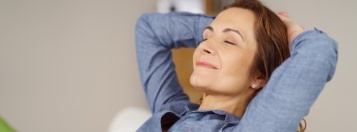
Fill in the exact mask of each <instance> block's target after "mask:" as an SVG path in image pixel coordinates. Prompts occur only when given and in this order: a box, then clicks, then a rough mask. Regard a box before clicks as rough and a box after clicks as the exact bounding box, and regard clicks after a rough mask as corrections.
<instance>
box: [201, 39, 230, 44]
mask: <svg viewBox="0 0 357 132" xmlns="http://www.w3.org/2000/svg"><path fill="white" fill-rule="evenodd" d="M206 40H207V39H203V40H202V41H201V42H200V43H202V42H204V41H206ZM224 42H225V43H227V44H230V45H237V44H235V43H233V42H230V41H227V40H225V41H224Z"/></svg>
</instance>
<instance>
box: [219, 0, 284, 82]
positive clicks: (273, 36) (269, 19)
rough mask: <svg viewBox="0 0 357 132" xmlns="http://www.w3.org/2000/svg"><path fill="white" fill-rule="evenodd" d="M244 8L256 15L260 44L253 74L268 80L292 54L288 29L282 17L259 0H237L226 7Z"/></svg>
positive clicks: (257, 34) (256, 35)
mask: <svg viewBox="0 0 357 132" xmlns="http://www.w3.org/2000/svg"><path fill="white" fill-rule="evenodd" d="M233 7H238V8H243V9H248V10H250V11H252V12H253V13H254V14H255V16H256V22H255V39H256V41H257V44H258V48H257V52H256V53H255V57H254V61H253V65H252V68H251V75H254V74H257V73H258V74H260V75H261V76H262V77H263V78H264V79H265V80H266V81H268V80H269V78H270V76H271V74H272V73H273V71H274V70H275V68H277V67H278V66H279V65H281V64H282V63H283V61H284V60H286V59H287V58H288V57H289V56H290V50H289V44H288V35H287V29H286V26H285V25H284V23H283V22H282V21H281V20H280V18H279V17H278V16H277V15H276V14H275V13H274V12H273V11H271V10H270V9H268V8H267V7H266V6H264V5H263V4H262V3H261V2H259V1H258V0H235V1H234V3H232V4H231V5H228V6H226V7H225V9H228V8H233Z"/></svg>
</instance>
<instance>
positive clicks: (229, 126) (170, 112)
mask: <svg viewBox="0 0 357 132" xmlns="http://www.w3.org/2000/svg"><path fill="white" fill-rule="evenodd" d="M212 20H213V18H212V17H208V16H204V15H197V14H189V13H170V14H145V15H143V16H141V17H140V19H139V20H138V22H137V25H136V33H135V35H136V36H135V37H136V52H137V59H138V64H139V70H140V77H141V82H142V86H143V88H144V91H145V96H146V100H147V103H148V104H149V106H150V110H151V111H152V113H153V115H152V117H151V118H150V119H148V120H147V121H146V122H145V123H144V124H143V125H142V126H141V127H140V128H139V129H138V130H137V131H140V132H141V131H144V132H158V131H162V128H165V127H168V128H169V130H168V131H182V132H190V131H192V132H198V131H202V132H209V131H212V132H228V131H229V132H230V131H234V132H296V130H297V128H298V124H299V122H300V121H301V120H302V118H303V117H304V116H306V115H307V114H308V112H309V110H310V108H311V106H312V105H313V103H314V102H315V100H316V99H317V97H318V95H319V94H320V93H321V91H322V89H323V88H324V86H325V84H326V82H328V81H329V80H331V78H332V76H333V74H334V72H335V68H336V63H337V44H336V42H335V41H334V40H333V39H331V38H330V37H328V36H327V35H326V34H325V33H324V32H322V31H320V30H317V29H315V30H310V31H305V32H303V33H301V34H300V35H299V36H298V37H297V38H296V39H295V40H293V42H292V43H291V57H290V58H288V59H287V60H286V61H285V62H284V63H283V64H282V65H281V66H279V67H278V68H277V69H276V70H275V71H274V72H273V74H272V76H271V78H270V80H269V82H268V83H267V84H266V86H265V87H264V88H263V90H262V91H260V92H259V93H258V94H257V96H256V97H255V98H254V99H253V100H252V101H251V102H250V104H249V106H248V107H247V109H246V111H245V113H244V115H243V117H236V116H234V115H232V114H229V113H227V112H224V111H220V110H198V107H199V105H197V104H194V103H191V102H190V101H189V98H188V96H187V95H186V94H185V93H184V92H183V90H182V88H181V86H180V85H179V82H178V79H177V76H176V72H175V65H174V63H173V61H172V56H171V52H170V49H172V48H180V47H197V45H198V44H199V42H200V41H201V40H202V32H203V30H204V28H205V27H206V26H208V25H209V24H210V23H211V22H212Z"/></svg>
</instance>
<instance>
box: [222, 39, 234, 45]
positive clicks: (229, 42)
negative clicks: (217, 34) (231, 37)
mask: <svg viewBox="0 0 357 132" xmlns="http://www.w3.org/2000/svg"><path fill="white" fill-rule="evenodd" d="M224 42H225V43H228V44H231V45H237V44H235V43H233V42H231V41H227V40H225V41H224Z"/></svg>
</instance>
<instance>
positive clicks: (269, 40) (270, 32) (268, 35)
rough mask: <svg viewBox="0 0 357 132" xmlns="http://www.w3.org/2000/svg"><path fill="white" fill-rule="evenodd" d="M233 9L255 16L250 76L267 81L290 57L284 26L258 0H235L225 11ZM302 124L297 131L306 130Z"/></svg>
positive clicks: (302, 131) (275, 15)
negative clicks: (253, 52) (245, 10)
mask: <svg viewBox="0 0 357 132" xmlns="http://www.w3.org/2000/svg"><path fill="white" fill-rule="evenodd" d="M234 7H238V8H243V9H248V10H250V11H252V12H253V13H254V14H255V16H256V22H255V27H254V28H255V29H254V30H255V39H256V41H257V45H258V48H257V51H256V53H255V56H254V61H253V65H252V67H251V73H250V75H256V74H258V75H261V76H262V77H263V78H264V79H265V80H266V81H268V80H269V79H270V76H271V74H272V73H273V71H274V70H275V69H276V68H277V67H278V66H279V65H281V64H282V63H283V62H284V60H286V59H287V58H288V57H290V49H289V41H288V35H287V29H286V26H285V24H284V23H283V22H282V21H281V20H280V18H279V17H278V16H277V14H275V13H274V12H273V11H271V10H270V9H269V8H267V7H266V6H264V5H263V4H262V3H261V2H260V1H259V0H235V1H234V3H232V4H231V5H228V6H226V7H225V9H228V8H234ZM303 122H304V125H302V124H301V123H300V124H299V130H298V131H300V132H304V131H305V129H306V121H305V119H303Z"/></svg>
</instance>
